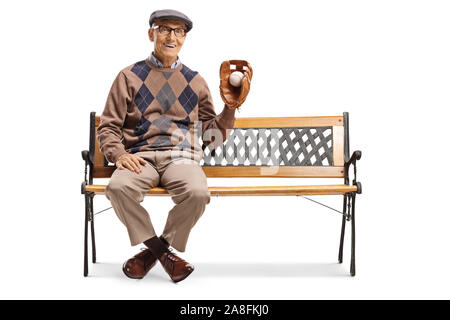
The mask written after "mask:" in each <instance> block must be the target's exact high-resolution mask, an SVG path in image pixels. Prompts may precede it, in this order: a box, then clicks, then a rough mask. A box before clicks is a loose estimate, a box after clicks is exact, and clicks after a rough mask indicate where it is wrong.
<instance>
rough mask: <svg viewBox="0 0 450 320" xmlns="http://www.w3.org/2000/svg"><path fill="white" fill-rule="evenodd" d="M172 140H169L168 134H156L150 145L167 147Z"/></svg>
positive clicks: (170, 144)
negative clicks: (156, 136)
mask: <svg viewBox="0 0 450 320" xmlns="http://www.w3.org/2000/svg"><path fill="white" fill-rule="evenodd" d="M172 145H173V144H172V141H171V140H170V136H166V135H161V136H158V138H157V139H156V140H155V141H153V142H152V144H151V146H152V147H157V148H160V147H168V146H172Z"/></svg>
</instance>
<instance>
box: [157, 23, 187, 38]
mask: <svg viewBox="0 0 450 320" xmlns="http://www.w3.org/2000/svg"><path fill="white" fill-rule="evenodd" d="M154 28H155V29H156V28H158V31H159V33H160V34H162V35H163V36H165V35H168V34H169V33H171V32H172V30H173V31H174V33H175V36H176V37H177V38H183V37H184V36H185V35H186V30H185V29H183V28H170V27H168V26H165V25H161V26H156V27H154Z"/></svg>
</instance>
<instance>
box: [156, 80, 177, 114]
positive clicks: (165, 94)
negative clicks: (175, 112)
mask: <svg viewBox="0 0 450 320" xmlns="http://www.w3.org/2000/svg"><path fill="white" fill-rule="evenodd" d="M156 100H157V101H158V102H159V105H160V106H161V108H162V109H163V111H164V113H167V111H168V110H169V109H170V107H171V106H172V105H173V103H174V102H175V101H176V100H177V97H176V96H175V94H174V93H173V91H172V88H171V87H170V85H169V84H168V83H167V82H166V84H165V85H164V86H163V87H162V88H161V90H159V92H158V94H157V95H156Z"/></svg>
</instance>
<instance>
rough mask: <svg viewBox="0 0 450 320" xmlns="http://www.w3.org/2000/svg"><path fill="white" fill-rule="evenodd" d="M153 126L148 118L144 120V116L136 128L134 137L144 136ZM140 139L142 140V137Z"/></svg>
mask: <svg viewBox="0 0 450 320" xmlns="http://www.w3.org/2000/svg"><path fill="white" fill-rule="evenodd" d="M151 124H152V123H151V122H150V121H148V120H147V119H146V118H144V116H142V117H141V121H140V122H139V124H138V125H137V126H136V129H134V135H135V136H142V135H144V134H145V133H146V132H147V131H148V128H150V125H151ZM139 139H141V137H139Z"/></svg>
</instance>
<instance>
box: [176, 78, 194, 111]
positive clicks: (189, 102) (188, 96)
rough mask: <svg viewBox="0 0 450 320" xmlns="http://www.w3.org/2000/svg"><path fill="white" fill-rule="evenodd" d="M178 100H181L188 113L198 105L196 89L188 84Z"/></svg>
mask: <svg viewBox="0 0 450 320" xmlns="http://www.w3.org/2000/svg"><path fill="white" fill-rule="evenodd" d="M178 101H180V104H181V105H182V106H183V108H184V110H186V113H187V114H189V113H191V111H192V110H193V109H194V108H195V106H196V105H197V103H198V96H197V94H196V93H195V92H194V90H192V88H191V86H190V85H187V86H186V88H185V89H184V90H183V92H182V93H181V94H180V96H179V97H178Z"/></svg>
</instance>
